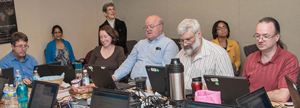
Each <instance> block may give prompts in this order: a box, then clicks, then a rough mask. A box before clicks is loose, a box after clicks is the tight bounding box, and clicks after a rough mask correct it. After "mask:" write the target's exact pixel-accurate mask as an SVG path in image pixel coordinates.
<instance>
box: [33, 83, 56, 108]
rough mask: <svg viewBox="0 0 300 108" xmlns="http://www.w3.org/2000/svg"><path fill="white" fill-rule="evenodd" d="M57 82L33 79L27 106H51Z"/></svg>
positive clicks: (35, 107) (49, 107)
mask: <svg viewBox="0 0 300 108" xmlns="http://www.w3.org/2000/svg"><path fill="white" fill-rule="evenodd" d="M58 89H59V84H56V83H48V82H42V81H34V84H33V87H32V90H31V94H30V99H29V102H28V108H53V107H54V105H55V102H56V96H57V92H58Z"/></svg>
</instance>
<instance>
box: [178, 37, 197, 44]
mask: <svg viewBox="0 0 300 108" xmlns="http://www.w3.org/2000/svg"><path fill="white" fill-rule="evenodd" d="M194 37H195V36H193V37H190V38H187V39H180V42H178V43H179V44H180V45H183V44H184V43H188V44H189V43H192V39H193V38H194Z"/></svg>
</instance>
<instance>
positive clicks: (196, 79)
mask: <svg viewBox="0 0 300 108" xmlns="http://www.w3.org/2000/svg"><path fill="white" fill-rule="evenodd" d="M192 81H193V82H194V81H195V82H196V81H201V77H197V78H193V79H192Z"/></svg>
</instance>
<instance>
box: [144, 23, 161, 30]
mask: <svg viewBox="0 0 300 108" xmlns="http://www.w3.org/2000/svg"><path fill="white" fill-rule="evenodd" d="M158 25H160V24H157V25H150V26H145V27H143V29H144V30H146V29H150V28H151V29H153V28H154V27H156V26H158Z"/></svg>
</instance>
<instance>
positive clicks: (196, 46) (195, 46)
mask: <svg viewBox="0 0 300 108" xmlns="http://www.w3.org/2000/svg"><path fill="white" fill-rule="evenodd" d="M200 44H201V42H200V39H199V37H198V36H197V35H196V41H195V42H194V43H193V44H192V45H191V48H190V49H184V47H183V45H181V47H182V48H183V49H184V51H185V53H187V54H188V55H190V56H191V55H192V54H194V53H195V52H196V51H197V50H198V49H199V46H200Z"/></svg>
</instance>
